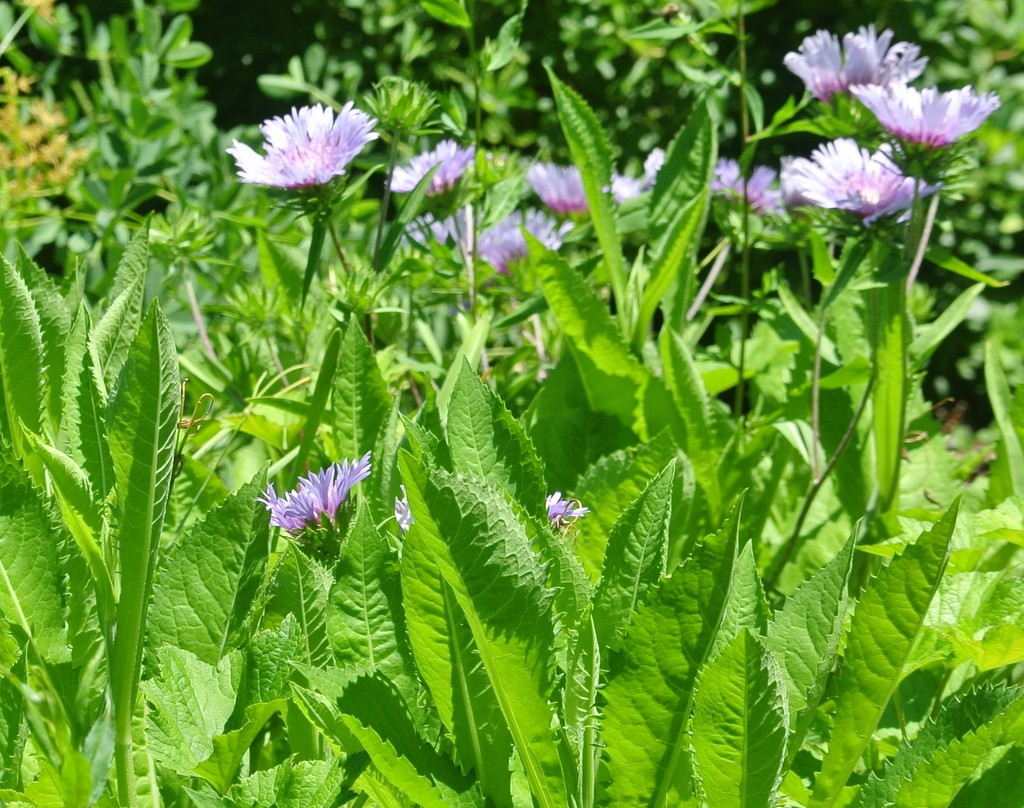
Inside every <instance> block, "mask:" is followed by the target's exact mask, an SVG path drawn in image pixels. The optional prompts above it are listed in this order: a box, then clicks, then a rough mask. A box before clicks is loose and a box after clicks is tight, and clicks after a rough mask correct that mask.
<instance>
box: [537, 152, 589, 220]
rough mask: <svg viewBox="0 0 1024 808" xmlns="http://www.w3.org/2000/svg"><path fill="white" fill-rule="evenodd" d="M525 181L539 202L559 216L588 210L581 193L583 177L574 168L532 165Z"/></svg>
mask: <svg viewBox="0 0 1024 808" xmlns="http://www.w3.org/2000/svg"><path fill="white" fill-rule="evenodd" d="M526 181H527V182H529V183H530V186H531V187H532V188H533V190H534V191H536V193H537V196H539V197H540V201H541V202H543V203H544V204H545V205H547V206H548V207H549V208H551V210H553V211H554V212H555V213H557V214H558V215H559V216H567V215H569V214H571V213H586V212H587V211H588V210H589V209H590V208H589V207H588V205H587V197H586V194H585V193H584V192H583V177H582V176H581V175H580V170H579V169H578V168H576V166H559V165H555V164H554V163H534V164H533V165H532V166H530V170H529V171H527V172H526Z"/></svg>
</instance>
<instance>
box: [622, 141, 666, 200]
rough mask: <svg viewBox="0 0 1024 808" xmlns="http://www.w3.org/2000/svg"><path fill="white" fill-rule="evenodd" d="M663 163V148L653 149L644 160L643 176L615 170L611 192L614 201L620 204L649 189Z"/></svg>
mask: <svg viewBox="0 0 1024 808" xmlns="http://www.w3.org/2000/svg"><path fill="white" fill-rule="evenodd" d="M664 164H665V150H664V149H654V150H652V151H651V153H650V154H649V155H647V159H646V160H644V175H643V177H629V176H626V175H625V174H620V173H618V172H617V171H616V172H615V173H614V174H612V185H611V192H612V196H613V197H615V202H616V203H617V204H620V205H621V204H622V203H623V202H625V201H626V200H627V199H635V198H636V197H638V196H640V194H642V193H644V191H649V190H651V188H653V187H654V180H655V179H656V178H657V176H658V172H659V171H660V170H661V167H662V166H663V165H664Z"/></svg>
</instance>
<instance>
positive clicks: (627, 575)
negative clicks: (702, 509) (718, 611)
mask: <svg viewBox="0 0 1024 808" xmlns="http://www.w3.org/2000/svg"><path fill="white" fill-rule="evenodd" d="M675 470H676V466H675V462H674V461H670V462H669V464H668V466H666V467H665V468H664V469H662V470H661V471H660V472H659V473H658V476H657V477H655V478H654V479H653V480H651V482H650V483H649V484H648V486H647V487H646V488H645V489H644V491H643V493H642V494H640V496H639V497H637V498H636V499H635V500H634V501H633V503H632V504H631V505H630V506H629V507H628V508H626V510H624V511H623V512H622V515H621V516H619V519H618V521H616V523H615V527H613V528H612V531H611V534H610V535H609V537H608V547H607V549H606V551H605V554H604V566H603V567H602V568H601V578H600V581H599V582H598V585H597V589H596V591H595V592H594V627H595V630H596V632H597V639H598V646H599V647H606V646H609V645H615V644H617V641H618V637H619V635H620V634H621V633H622V632H623V631H624V630H625V628H626V626H627V625H628V623H629V621H630V619H631V618H632V616H633V614H634V613H635V612H636V610H637V608H638V607H639V605H640V604H641V603H642V602H643V600H644V598H645V597H646V595H647V593H648V591H650V589H651V588H652V587H654V586H655V585H656V584H657V583H658V582H659V581H660V580H661V577H662V576H663V575H664V574H665V565H666V561H667V558H668V524H669V519H670V517H671V510H672V484H673V482H674V478H675Z"/></svg>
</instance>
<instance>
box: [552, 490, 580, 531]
mask: <svg viewBox="0 0 1024 808" xmlns="http://www.w3.org/2000/svg"><path fill="white" fill-rule="evenodd" d="M546 504H547V507H548V520H549V521H550V522H551V524H553V525H554V526H555V527H564V526H566V525H569V524H572V522H574V521H575V520H577V519H579V518H580V517H582V516H586V515H587V514H588V513H590V508H584V507H583V505H582V504H581V503H580V501H579V500H578V499H562V492H561V491H555V493H553V494H551V495H550V496H549V497H548V498H547V501H546Z"/></svg>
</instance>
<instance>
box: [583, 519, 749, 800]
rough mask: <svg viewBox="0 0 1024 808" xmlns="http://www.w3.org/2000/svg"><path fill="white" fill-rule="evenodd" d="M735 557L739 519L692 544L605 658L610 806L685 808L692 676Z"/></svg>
mask: <svg viewBox="0 0 1024 808" xmlns="http://www.w3.org/2000/svg"><path fill="white" fill-rule="evenodd" d="M735 558H736V515H735V513H734V514H733V515H732V516H731V517H730V519H729V520H728V522H727V523H726V524H725V525H724V526H723V527H722V529H721V530H720V531H719V532H718V533H717V534H713V535H711V536H709V537H708V538H707V539H705V540H704V541H703V542H700V543H698V544H697V546H696V547H695V549H694V550H693V553H692V554H691V556H690V557H689V558H687V560H686V561H685V562H684V563H683V565H682V566H681V567H680V568H679V569H677V570H676V571H675V572H674V573H673V574H672V576H671V577H670V578H667V579H666V580H665V581H664V582H662V584H661V586H659V587H658V589H657V590H655V591H654V592H653V593H651V594H650V595H649V597H648V599H647V602H646V603H645V604H644V605H643V606H641V607H640V609H639V610H638V612H637V614H636V616H635V617H634V618H633V622H632V623H631V624H630V627H629V630H628V632H627V634H626V640H625V642H624V643H623V644H622V646H621V650H619V651H617V652H616V653H614V654H612V656H611V657H610V659H609V663H608V664H609V671H608V683H607V685H606V686H605V688H604V700H605V706H604V718H603V721H602V740H603V742H604V746H605V752H604V761H603V762H604V764H605V766H606V772H607V782H606V783H605V785H604V794H603V795H599V798H600V799H601V800H604V801H605V802H606V803H607V804H609V805H655V806H661V805H676V804H686V803H687V802H688V801H689V797H690V795H691V794H692V788H693V787H692V778H691V776H690V765H691V764H690V757H689V753H688V751H687V750H688V745H689V738H688V733H687V725H688V722H689V715H690V710H691V706H692V696H693V686H694V682H695V680H696V677H697V671H698V670H699V669H700V667H701V666H702V665H703V664H704V662H705V661H706V660H707V659H708V658H709V657H710V655H711V649H712V646H713V644H714V641H715V636H716V635H717V633H718V629H719V625H720V623H721V621H722V617H723V615H724V613H725V606H726V601H727V599H728V593H729V588H730V581H731V578H732V570H733V564H734V562H735Z"/></svg>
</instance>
